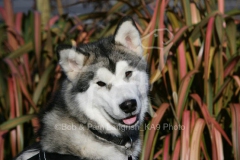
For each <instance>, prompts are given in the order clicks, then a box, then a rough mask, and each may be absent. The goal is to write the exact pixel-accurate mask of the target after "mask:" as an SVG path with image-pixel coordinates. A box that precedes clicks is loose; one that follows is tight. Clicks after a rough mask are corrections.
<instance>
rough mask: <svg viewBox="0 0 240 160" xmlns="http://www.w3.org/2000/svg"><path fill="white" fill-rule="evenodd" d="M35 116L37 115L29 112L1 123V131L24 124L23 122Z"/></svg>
mask: <svg viewBox="0 0 240 160" xmlns="http://www.w3.org/2000/svg"><path fill="white" fill-rule="evenodd" d="M34 117H36V115H34V114H28V115H23V116H20V117H17V118H14V119H10V120H8V121H6V122H4V123H2V124H1V125H0V130H1V131H4V130H10V129H12V128H14V127H16V126H17V125H19V124H22V123H25V122H27V121H29V120H31V119H32V118H34Z"/></svg>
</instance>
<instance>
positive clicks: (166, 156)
mask: <svg viewBox="0 0 240 160" xmlns="http://www.w3.org/2000/svg"><path fill="white" fill-rule="evenodd" d="M169 147H170V134H168V135H167V136H166V137H165V139H164V144H163V160H168V159H169Z"/></svg>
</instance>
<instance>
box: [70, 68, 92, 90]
mask: <svg viewBox="0 0 240 160" xmlns="http://www.w3.org/2000/svg"><path fill="white" fill-rule="evenodd" d="M93 77H94V73H93V72H84V73H82V74H81V77H80V79H79V80H78V82H77V83H76V84H75V85H74V87H73V89H72V91H73V92H85V91H86V90H87V89H88V88H89V82H90V81H91V80H92V79H93Z"/></svg>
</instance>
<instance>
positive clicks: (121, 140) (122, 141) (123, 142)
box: [89, 128, 137, 149]
mask: <svg viewBox="0 0 240 160" xmlns="http://www.w3.org/2000/svg"><path fill="white" fill-rule="evenodd" d="M89 130H90V131H92V133H94V134H95V135H96V136H98V137H100V138H103V139H105V140H107V141H110V142H113V143H115V144H117V145H120V146H125V147H126V149H128V148H131V147H132V143H133V142H134V141H136V139H137V138H134V139H132V138H131V137H130V136H124V137H117V136H114V135H112V134H106V133H100V132H99V131H98V130H96V129H93V128H89Z"/></svg>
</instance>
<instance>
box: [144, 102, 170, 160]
mask: <svg viewBox="0 0 240 160" xmlns="http://www.w3.org/2000/svg"><path fill="white" fill-rule="evenodd" d="M168 107H169V104H168V103H163V104H162V105H161V106H160V107H159V108H158V110H157V112H156V113H155V115H154V117H153V119H152V121H151V123H150V127H152V126H153V128H151V130H150V131H149V135H148V142H147V145H146V150H145V157H144V159H148V158H149V155H150V153H151V149H152V143H153V139H154V135H155V132H156V129H157V126H158V124H159V122H160V121H161V119H162V117H163V114H164V113H165V111H166V110H167V109H168Z"/></svg>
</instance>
